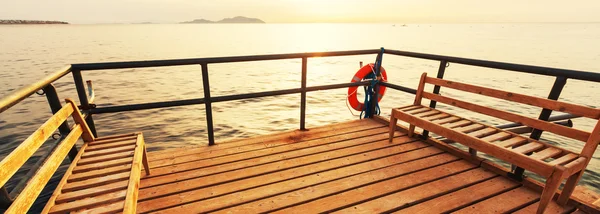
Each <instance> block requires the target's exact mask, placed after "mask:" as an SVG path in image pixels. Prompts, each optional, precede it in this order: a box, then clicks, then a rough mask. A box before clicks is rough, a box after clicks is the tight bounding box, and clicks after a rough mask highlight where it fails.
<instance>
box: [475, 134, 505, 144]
mask: <svg viewBox="0 0 600 214" xmlns="http://www.w3.org/2000/svg"><path fill="white" fill-rule="evenodd" d="M510 137H512V135H511V134H509V133H506V132H498V133H496V134H493V135H490V136H487V137H484V138H481V140H483V141H487V142H490V143H492V142H495V141H499V140H506V139H508V138H510Z"/></svg>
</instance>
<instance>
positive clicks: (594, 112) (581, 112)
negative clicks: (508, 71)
mask: <svg viewBox="0 0 600 214" xmlns="http://www.w3.org/2000/svg"><path fill="white" fill-rule="evenodd" d="M425 82H427V83H431V84H434V85H438V86H441V87H448V88H453V89H457V90H461V91H466V92H471V93H475V94H481V95H485V96H489V97H495V98H499V99H503V100H510V101H513V102H517V103H522V104H527V105H532V106H537V107H542V108H546V109H550V110H554V111H560V112H566V113H571V114H574V115H578V116H584V117H588V118H592V119H599V118H600V110H599V109H594V108H590V107H585V106H580V105H575V104H570V103H565V102H560V101H556V100H550V99H544V98H539V97H534V96H529V95H523V94H517V93H512V92H507V91H501V90H497V89H492V88H485V87H481V86H476V85H470V84H465V83H459V82H453V81H448V80H443V79H438V78H431V77H427V78H426V80H425Z"/></svg>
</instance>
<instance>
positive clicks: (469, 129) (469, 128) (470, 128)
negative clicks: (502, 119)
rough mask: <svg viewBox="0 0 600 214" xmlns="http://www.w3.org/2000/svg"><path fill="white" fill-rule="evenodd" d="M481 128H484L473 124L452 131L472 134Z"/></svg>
mask: <svg viewBox="0 0 600 214" xmlns="http://www.w3.org/2000/svg"><path fill="white" fill-rule="evenodd" d="M483 128H485V126H484V125H481V124H478V123H474V124H471V125H468V126H464V127H460V128H457V129H454V130H456V131H457V132H464V133H469V132H474V131H478V130H481V129H483Z"/></svg>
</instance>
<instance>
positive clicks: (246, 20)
mask: <svg viewBox="0 0 600 214" xmlns="http://www.w3.org/2000/svg"><path fill="white" fill-rule="evenodd" d="M180 23H181V24H229V23H256V24H259V23H260V24H262V23H265V22H264V21H263V20H260V19H257V18H248V17H243V16H236V17H233V18H224V19H221V20H219V21H216V22H215V21H211V20H206V19H194V20H192V21H187V22H180Z"/></svg>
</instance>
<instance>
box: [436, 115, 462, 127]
mask: <svg viewBox="0 0 600 214" xmlns="http://www.w3.org/2000/svg"><path fill="white" fill-rule="evenodd" d="M461 119H462V118H460V117H456V116H452V117H448V118H444V119H441V120H434V121H431V122H434V123H437V124H440V125H444V124H446V123H453V122H456V121H459V120H461Z"/></svg>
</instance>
